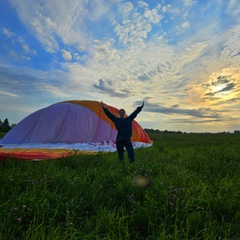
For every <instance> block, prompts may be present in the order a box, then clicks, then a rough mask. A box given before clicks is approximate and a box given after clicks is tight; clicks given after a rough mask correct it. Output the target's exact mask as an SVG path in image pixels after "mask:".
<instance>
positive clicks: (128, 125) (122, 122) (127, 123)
mask: <svg viewBox="0 0 240 240" xmlns="http://www.w3.org/2000/svg"><path fill="white" fill-rule="evenodd" d="M141 110H142V106H141V107H137V109H136V110H135V111H134V112H133V113H132V114H130V115H129V116H128V117H126V118H119V117H116V116H115V115H113V114H112V113H111V112H110V111H109V110H108V109H107V108H105V107H103V111H104V112H105V114H106V115H107V116H108V118H110V119H111V120H112V121H113V122H114V124H115V126H116V129H117V130H118V134H117V138H119V137H123V138H127V139H130V138H131V136H132V121H133V119H134V118H135V117H136V116H137V115H138V113H140V112H141Z"/></svg>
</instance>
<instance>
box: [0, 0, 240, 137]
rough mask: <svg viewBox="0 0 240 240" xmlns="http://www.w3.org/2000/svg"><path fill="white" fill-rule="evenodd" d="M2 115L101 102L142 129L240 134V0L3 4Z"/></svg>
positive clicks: (18, 116) (13, 117)
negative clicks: (133, 119) (123, 112)
mask: <svg viewBox="0 0 240 240" xmlns="http://www.w3.org/2000/svg"><path fill="white" fill-rule="evenodd" d="M0 9H1V15H0V39H1V44H0V119H1V120H4V119H5V118H8V120H9V122H10V123H11V124H12V123H18V122H19V121H20V120H22V119H23V118H25V117H26V116H28V115H29V114H31V113H32V112H35V111H37V110H39V109H41V108H44V107H47V106H49V105H51V104H54V103H56V102H60V101H64V100H96V101H104V102H105V103H106V104H109V105H112V106H115V107H117V108H125V110H126V111H127V113H131V112H132V111H133V110H134V109H135V108H136V107H137V106H138V105H139V104H141V101H142V100H145V107H144V109H143V111H142V112H141V113H140V114H139V115H138V117H137V119H136V120H137V121H138V122H139V123H140V124H141V126H142V127H144V128H153V129H159V130H171V131H185V132H221V131H231V132H232V131H234V130H239V129H240V126H239V122H240V68H239V67H240V45H239V39H240V0H229V1H225V0H211V1H204V0H201V1H200V0H199V1H193V0H178V1H173V0H172V1H170V0H169V1H168V0H166V1H165V0H162V1H161V0H159V1H154V0H153V1H122V0H111V1H105V0H82V1H79V0H71V1H67V0H51V1H49V0H36V1H32V0H24V1H22V0H5V1H0Z"/></svg>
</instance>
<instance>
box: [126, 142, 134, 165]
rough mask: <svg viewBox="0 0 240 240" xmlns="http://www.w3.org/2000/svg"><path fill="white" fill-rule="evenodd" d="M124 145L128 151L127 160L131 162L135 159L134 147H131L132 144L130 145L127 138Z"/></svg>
mask: <svg viewBox="0 0 240 240" xmlns="http://www.w3.org/2000/svg"><path fill="white" fill-rule="evenodd" d="M125 147H126V149H127V152H128V158H129V161H130V162H131V163H133V162H134V160H135V159H134V149H133V145H132V142H131V140H130V139H127V140H126V141H125Z"/></svg>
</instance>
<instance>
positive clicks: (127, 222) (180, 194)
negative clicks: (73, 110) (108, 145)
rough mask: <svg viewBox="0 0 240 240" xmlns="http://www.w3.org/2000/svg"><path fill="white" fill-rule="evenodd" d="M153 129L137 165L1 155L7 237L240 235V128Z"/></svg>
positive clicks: (117, 239) (2, 221)
mask: <svg viewBox="0 0 240 240" xmlns="http://www.w3.org/2000/svg"><path fill="white" fill-rule="evenodd" d="M150 136H151V138H152V139H153V140H154V145H153V146H152V147H150V148H143V149H136V150H135V154H136V161H135V163H133V164H129V163H128V161H127V160H125V163H124V164H121V163H120V162H118V160H117V155H116V153H108V154H97V155H75V156H72V157H68V158H62V159H59V160H51V161H42V162H29V161H14V160H11V159H9V160H6V161H2V162H0V184H1V192H0V239H1V240H10V239H24V240H27V239H42V240H45V239H50V240H56V239H59V240H61V239H89V240H90V239H91V240H100V239H106V240H107V239H108V240H121V239H124V240H128V239H132V240H137V239H149V240H150V239H151V240H158V239H163V240H165V239H204V240H205V239H209V240H213V239H216V240H217V239H219V240H220V239H231V240H232V239H233V240H234V239H236V240H237V239H240V205H239V204H240V174H239V173H240V145H239V143H240V134H239V135H238V134H163V133H153V134H150ZM125 154H126V153H125ZM125 156H126V155H125Z"/></svg>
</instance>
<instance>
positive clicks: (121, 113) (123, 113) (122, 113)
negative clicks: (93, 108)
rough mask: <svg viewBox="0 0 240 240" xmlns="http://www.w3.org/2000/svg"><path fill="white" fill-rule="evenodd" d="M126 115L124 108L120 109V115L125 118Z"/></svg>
mask: <svg viewBox="0 0 240 240" xmlns="http://www.w3.org/2000/svg"><path fill="white" fill-rule="evenodd" d="M124 115H125V110H124V109H120V110H119V116H120V118H124Z"/></svg>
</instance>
